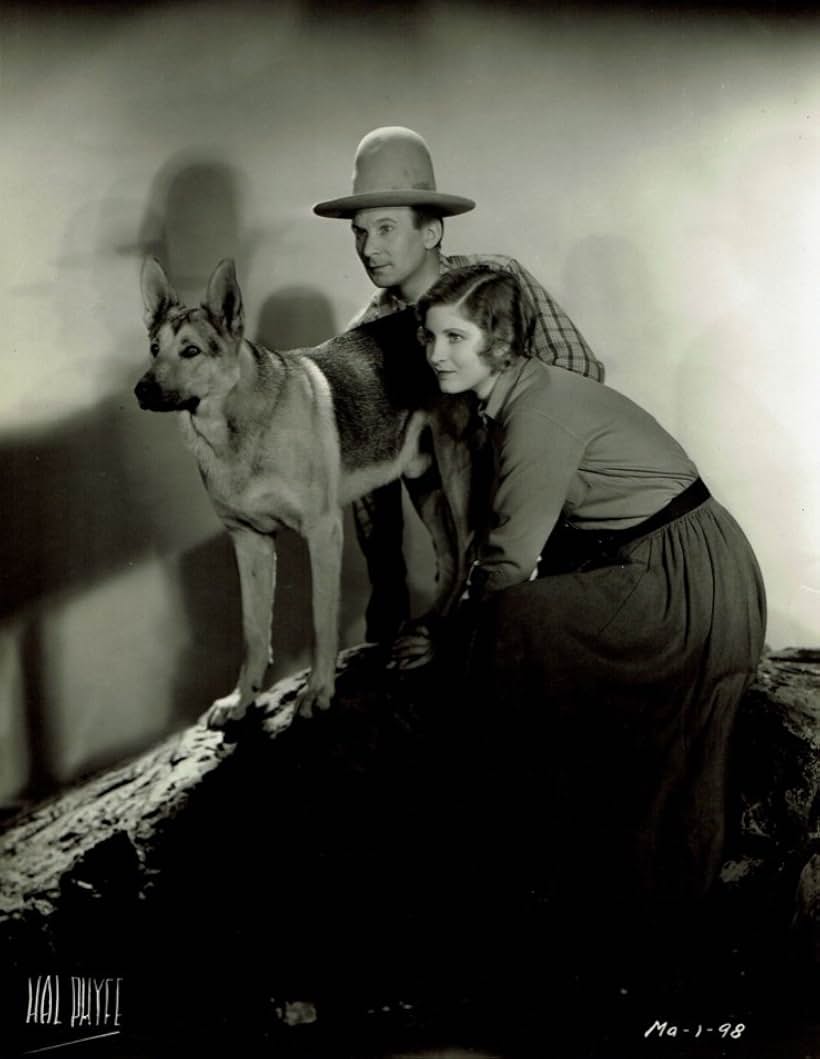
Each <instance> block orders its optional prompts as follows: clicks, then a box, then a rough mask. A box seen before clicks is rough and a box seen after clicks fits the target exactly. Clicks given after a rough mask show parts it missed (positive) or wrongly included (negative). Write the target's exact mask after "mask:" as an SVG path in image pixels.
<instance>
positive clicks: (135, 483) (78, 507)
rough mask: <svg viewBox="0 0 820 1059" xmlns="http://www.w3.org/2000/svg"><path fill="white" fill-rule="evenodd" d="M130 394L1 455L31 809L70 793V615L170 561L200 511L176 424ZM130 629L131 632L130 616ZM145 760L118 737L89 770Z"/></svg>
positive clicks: (121, 391)
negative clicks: (66, 685)
mask: <svg viewBox="0 0 820 1059" xmlns="http://www.w3.org/2000/svg"><path fill="white" fill-rule="evenodd" d="M132 386H133V379H132V378H131V373H130V372H129V373H128V377H127V378H123V379H122V380H121V381H120V382H118V384H117V385H116V386H115V387H114V388H113V391H112V392H111V393H110V394H109V396H107V397H106V398H104V399H103V400H101V401H100V402H99V403H98V404H97V405H96V406H94V407H93V408H92V409H90V410H87V411H84V412H82V413H78V414H76V415H73V416H69V417H67V418H65V419H64V420H62V421H60V422H59V423H52V424H49V425H48V426H47V427H44V428H42V429H40V428H37V429H29V430H26V431H19V432H16V433H15V434H12V435H8V436H6V437H5V438H4V439H3V442H2V445H0V506H2V509H3V518H2V519H0V547H2V549H3V550H2V554H3V555H4V556H6V557H7V561H6V562H4V564H3V565H2V567H1V568H0V627H2V629H3V630H4V632H6V633H7V634H9V635H13V636H14V642H15V643H16V655H17V658H16V667H17V672H18V678H17V680H18V689H17V694H18V695H19V699H20V702H21V703H22V715H21V719H22V720H21V726H22V732H21V736H22V740H23V746H24V752H25V753H26V755H27V757H28V780H27V783H26V785H25V789H24V792H23V796H24V797H26V798H38V797H41V796H44V795H46V794H48V793H51V791H53V790H54V789H56V788H57V787H59V786H60V785H61V784H62V783H63V782H64V778H63V776H62V772H63V769H62V767H61V764H62V763H61V758H62V754H63V750H64V746H63V739H62V738H61V735H60V730H61V729H62V727H63V723H62V721H61V720H60V717H59V716H58V714H59V713H60V712H61V711H62V710H63V708H64V704H63V699H64V693H63V689H62V688H61V687H60V684H59V681H60V672H61V662H60V658H61V649H62V643H63V636H64V631H63V622H64V621H65V618H64V617H63V616H62V614H63V608H64V607H65V606H70V605H71V604H72V603H73V602H74V601H75V600H80V599H81V598H82V597H83V596H84V594H85V593H87V592H88V591H89V590H93V589H96V588H98V587H100V586H102V585H103V584H104V583H105V582H107V581H110V580H111V579H113V578H115V577H116V576H118V575H120V574H123V573H124V572H126V571H128V569H129V567H134V568H137V567H138V566H139V564H140V563H142V562H143V561H145V560H148V559H150V558H155V557H156V556H157V555H162V554H163V553H165V552H167V550H168V547H169V543H170V541H171V540H172V539H174V538H176V539H179V532H178V529H177V527H178V526H179V525H180V524H184V519H185V518H186V516H188V515H189V514H190V511H191V508H192V506H193V507H194V508H195V507H196V505H197V497H196V496H195V494H194V490H200V489H201V486H200V484H199V482H198V481H197V480H196V475H195V473H194V472H192V469H191V468H190V466H189V465H188V462H189V461H188V460H187V459H186V454H185V453H184V452H183V451H182V449H181V446H180V445H179V439H178V437H177V431H176V429H175V427H176V425H175V424H174V423H172V422H170V421H169V422H167V423H158V422H157V420H156V419H154V420H153V421H149V418H148V417H147V416H145V415H144V414H143V413H141V412H140V411H139V409H138V408H137V405H136V402H135V401H134V398H133V394H132V392H131V387H132ZM158 426H159V429H157V427H158ZM158 464H162V466H164V467H165V469H166V472H167V474H168V475H170V476H171V477H172V478H174V480H175V481H177V482H178V488H177V489H176V491H175V492H173V493H172V492H171V491H168V492H167V493H166V491H165V490H163V489H162V488H161V486H159V485H158V484H157V481H156V479H157V475H156V467H157V465H158ZM122 622H123V627H124V628H128V627H129V622H130V616H129V614H128V613H127V611H126V612H125V613H123V615H122ZM88 653H89V657H91V655H92V654H93V646H92V645H90V644H89V645H88ZM124 739H125V740H126V741H128V740H127V737H124ZM139 749H141V747H134V746H123V745H122V741H121V740H119V739H118V738H115V739H114V740H113V741H112V745H111V748H110V753H107V754H104V755H103V759H102V760H99V761H95V762H94V763H93V764H91V763H88V764H87V767H88V768H96V767H105V766H106V765H110V764H113V763H114V762H115V761H116V760H118V759H119V758H121V757H122V755H123V753H128V752H131V751H134V750H139Z"/></svg>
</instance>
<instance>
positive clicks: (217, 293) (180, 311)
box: [134, 257, 244, 412]
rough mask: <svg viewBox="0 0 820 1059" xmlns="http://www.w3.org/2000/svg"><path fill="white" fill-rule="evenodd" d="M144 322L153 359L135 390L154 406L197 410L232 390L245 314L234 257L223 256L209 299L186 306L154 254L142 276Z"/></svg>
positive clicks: (155, 408) (211, 282)
mask: <svg viewBox="0 0 820 1059" xmlns="http://www.w3.org/2000/svg"><path fill="white" fill-rule="evenodd" d="M140 282H141V285H142V297H143V301H144V303H145V323H146V326H147V328H148V337H149V339H150V343H151V356H152V357H153V360H154V363H153V364H152V366H151V368H150V369H149V370H148V371H147V372H146V373H145V374H144V375H143V377H142V378H141V379H140V381H139V382H138V383H137V385H136V387H135V389H134V393H135V394H136V397H137V400H138V401H139V404H140V407H141V408H147V409H149V410H150V411H152V412H196V411H197V409H198V408H199V406H200V404H201V403H202V402H203V401H207V400H208V399H209V398H217V399H218V398H220V397H223V396H224V395H225V394H226V393H228V392H229V391H230V390H231V389H232V388H233V387H234V386H235V385H236V382H237V380H238V378H239V346H240V344H241V341H242V332H243V326H244V317H243V312H242V295H241V293H240V290H239V285H238V284H237V282H236V273H235V271H234V266H233V262H232V261H227V260H225V261H220V262H219V264H218V265H217V266H216V268H215V269H214V272H213V275H212V276H211V278H210V280H209V281H208V292H207V294H206V296H205V301H204V302H203V303H202V305H201V306H198V307H197V308H195V309H188V308H186V307H185V306H184V305H183V304H182V303H181V302H180V300H179V298H178V297H177V294H176V291H175V290H174V289H173V287H172V286H171V284H170V283H169V282H168V277H167V276H166V275H165V272H164V270H163V268H162V265H160V263H159V262H158V261H157V260H156V259H155V258H153V257H150V258H146V260H145V261H144V262H143V266H142V273H141V276H140Z"/></svg>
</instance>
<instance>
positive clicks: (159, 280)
mask: <svg viewBox="0 0 820 1059" xmlns="http://www.w3.org/2000/svg"><path fill="white" fill-rule="evenodd" d="M140 286H141V287H142V300H143V303H144V304H145V315H144V317H143V319H144V320H145V326H146V327H147V328H148V330H149V331H151V330H153V328H154V327H155V326H156V325H157V324H158V323H159V321H160V320H161V319H162V317H163V316H165V314H166V313H167V312H168V310H169V309H170V308H172V306H174V305H179V298H178V297H177V292H176V291H175V290H174V288H173V287H172V286H171V284H170V283H169V282H168V277H167V276H166V275H165V269H164V268H163V267H162V265H161V264H160V263H159V261H157V259H156V258H155V257H146V259H145V260H144V261H143V263H142V271H141V272H140Z"/></svg>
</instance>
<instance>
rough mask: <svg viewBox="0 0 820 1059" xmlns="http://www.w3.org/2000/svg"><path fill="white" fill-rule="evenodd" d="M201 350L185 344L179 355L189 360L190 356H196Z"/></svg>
mask: <svg viewBox="0 0 820 1059" xmlns="http://www.w3.org/2000/svg"><path fill="white" fill-rule="evenodd" d="M200 352H201V350H199V349H197V347H196V346H186V347H185V348H184V349H183V350H180V354H179V355H180V356H181V357H185V358H186V359H187V360H190V359H191V357H198V356H199V354H200Z"/></svg>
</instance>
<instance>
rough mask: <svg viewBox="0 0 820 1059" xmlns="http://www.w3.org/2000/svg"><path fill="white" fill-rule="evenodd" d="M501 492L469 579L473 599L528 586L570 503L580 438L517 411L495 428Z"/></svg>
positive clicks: (525, 411)
mask: <svg viewBox="0 0 820 1059" xmlns="http://www.w3.org/2000/svg"><path fill="white" fill-rule="evenodd" d="M491 430H492V432H493V433H494V435H495V437H494V439H493V443H494V445H495V447H496V451H497V457H496V458H497V460H498V470H497V476H496V481H497V488H496V493H495V499H494V501H493V507H492V511H491V512H490V528H489V532H488V533H487V535H486V538H485V542H484V544H483V545H482V546H480V548H479V552H478V555H477V557H476V566H474V568H473V571H472V574H471V578H470V586H471V587H470V595H471V596H472V597H473V598H481V596H483V595H485V594H486V593H488V592H497V591H498V590H499V589H502V588H509V587H510V586H511V585H516V584H519V583H520V582H522V581H526V580H527V579H528V578H529V577H530V575H531V574H532V572H533V570H534V569H535V566H536V563H537V562H538V556H539V555H540V553H541V549H542V547H543V546H544V544H545V542H546V540H547V538H548V537H549V535H550V533H551V532H552V529H553V527H554V526H555V523H556V522H557V521H558V518H559V516H560V514H561V510H562V508H563V507H564V503H565V501H566V499H567V494H568V491H569V487H570V484H571V482H572V479H573V477H574V476H575V473H576V471H577V470H578V466H579V464H580V460H581V456H582V454H583V451H584V443H583V441H582V440H581V439H580V438H577V437H575V436H574V435H573V434H571V433H569V432H568V431H567V430H566V429H565V428H564V427H563V426H561V425H559V424H557V423H555V422H554V421H553V420H552V419H550V418H549V417H548V416H546V415H544V414H543V413H541V412H538V411H535V410H530V409H520V410H516V409H513V410H512V411H511V414H510V416H509V419H508V420H507V421H506V423H505V424H503V426H502V425H501V424H498V423H494V424H492V425H491Z"/></svg>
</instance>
